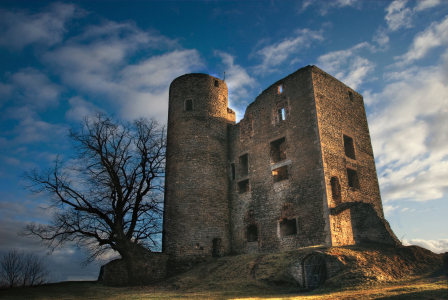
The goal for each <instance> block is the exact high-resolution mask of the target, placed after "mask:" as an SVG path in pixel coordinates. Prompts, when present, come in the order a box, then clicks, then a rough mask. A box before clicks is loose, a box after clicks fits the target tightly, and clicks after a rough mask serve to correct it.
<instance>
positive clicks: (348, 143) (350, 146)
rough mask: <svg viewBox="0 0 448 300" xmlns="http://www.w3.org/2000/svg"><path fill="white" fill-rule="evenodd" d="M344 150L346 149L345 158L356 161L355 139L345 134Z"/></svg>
mask: <svg viewBox="0 0 448 300" xmlns="http://www.w3.org/2000/svg"><path fill="white" fill-rule="evenodd" d="M344 149H345V156H347V157H348V158H351V159H356V157H355V145H354V143H353V139H352V138H351V137H349V136H347V135H345V134H344Z"/></svg>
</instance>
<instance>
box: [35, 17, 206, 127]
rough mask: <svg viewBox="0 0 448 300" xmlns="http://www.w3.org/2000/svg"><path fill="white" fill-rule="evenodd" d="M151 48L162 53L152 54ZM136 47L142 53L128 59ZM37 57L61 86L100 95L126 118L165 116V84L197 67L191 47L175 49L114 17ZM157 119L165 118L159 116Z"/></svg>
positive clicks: (170, 43) (199, 62) (197, 59)
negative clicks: (46, 65)
mask: <svg viewBox="0 0 448 300" xmlns="http://www.w3.org/2000/svg"><path fill="white" fill-rule="evenodd" d="M173 48H174V49H173ZM153 50H164V51H165V53H164V54H161V55H152V54H151V51H153ZM137 51H143V52H145V53H146V54H147V55H144V56H143V58H140V59H138V60H137V61H134V62H132V63H131V59H132V58H133V55H134V54H135V53H136V52H137ZM43 61H44V63H46V64H48V65H49V66H51V68H52V69H53V70H55V71H56V72H57V74H58V75H59V76H60V77H61V79H62V82H63V83H64V84H65V85H66V86H69V87H71V88H73V89H76V90H77V91H80V92H83V93H84V94H85V95H88V96H91V97H94V98H98V97H100V99H103V100H100V101H103V103H104V102H105V101H106V102H108V103H110V104H112V105H113V109H114V110H117V111H120V116H121V117H124V118H127V119H133V118H137V117H141V116H146V117H151V116H154V117H159V118H161V116H165V115H166V114H167V110H168V103H167V99H168V88H169V83H170V82H171V81H172V80H173V79H174V78H176V77H177V76H180V75H182V74H185V73H189V72H191V71H192V70H195V69H197V68H199V67H202V66H203V62H202V60H201V58H200V55H199V53H198V52H197V51H196V50H186V49H179V47H178V46H177V44H176V42H175V41H172V40H169V39H167V38H165V37H163V36H160V35H157V34H155V33H152V32H146V31H142V30H141V29H139V28H138V27H136V26H135V24H132V23H123V24H120V23H115V22H105V23H104V24H103V25H101V26H100V25H98V26H93V27H89V28H88V29H87V30H86V32H84V33H82V34H81V35H79V36H76V37H74V38H72V39H71V40H69V41H67V42H66V43H65V44H64V45H63V46H61V47H57V48H56V49H54V50H52V51H50V52H47V53H45V54H44V55H43ZM159 121H161V122H162V123H165V122H166V120H165V119H164V118H161V119H160V120H159Z"/></svg>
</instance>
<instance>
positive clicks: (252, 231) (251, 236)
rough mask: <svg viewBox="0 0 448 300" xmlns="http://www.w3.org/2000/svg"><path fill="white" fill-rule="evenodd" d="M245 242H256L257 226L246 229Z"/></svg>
mask: <svg viewBox="0 0 448 300" xmlns="http://www.w3.org/2000/svg"><path fill="white" fill-rule="evenodd" d="M247 241H248V242H256V241H258V228H257V225H249V226H248V227H247Z"/></svg>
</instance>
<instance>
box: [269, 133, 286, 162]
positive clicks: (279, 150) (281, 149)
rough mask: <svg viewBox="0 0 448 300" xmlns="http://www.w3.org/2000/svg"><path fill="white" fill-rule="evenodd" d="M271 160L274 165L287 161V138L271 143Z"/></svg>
mask: <svg viewBox="0 0 448 300" xmlns="http://www.w3.org/2000/svg"><path fill="white" fill-rule="evenodd" d="M270 146H271V159H272V162H273V163H278V162H280V161H283V160H285V159H286V141H285V138H281V139H278V140H276V141H273V142H271V145H270Z"/></svg>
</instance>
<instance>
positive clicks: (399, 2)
mask: <svg viewBox="0 0 448 300" xmlns="http://www.w3.org/2000/svg"><path fill="white" fill-rule="evenodd" d="M410 3H417V5H416V6H415V7H414V8H413V9H411V8H410V7H407V4H408V0H395V1H393V2H392V3H391V4H389V6H388V7H386V9H385V10H386V16H385V17H384V19H385V20H386V22H387V25H388V29H389V30H390V31H396V30H398V29H401V28H409V27H412V26H413V25H412V21H413V18H414V16H415V14H416V13H419V12H421V11H424V10H427V9H430V8H433V7H435V6H437V5H439V4H441V3H442V1H441V0H422V1H412V2H410Z"/></svg>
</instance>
